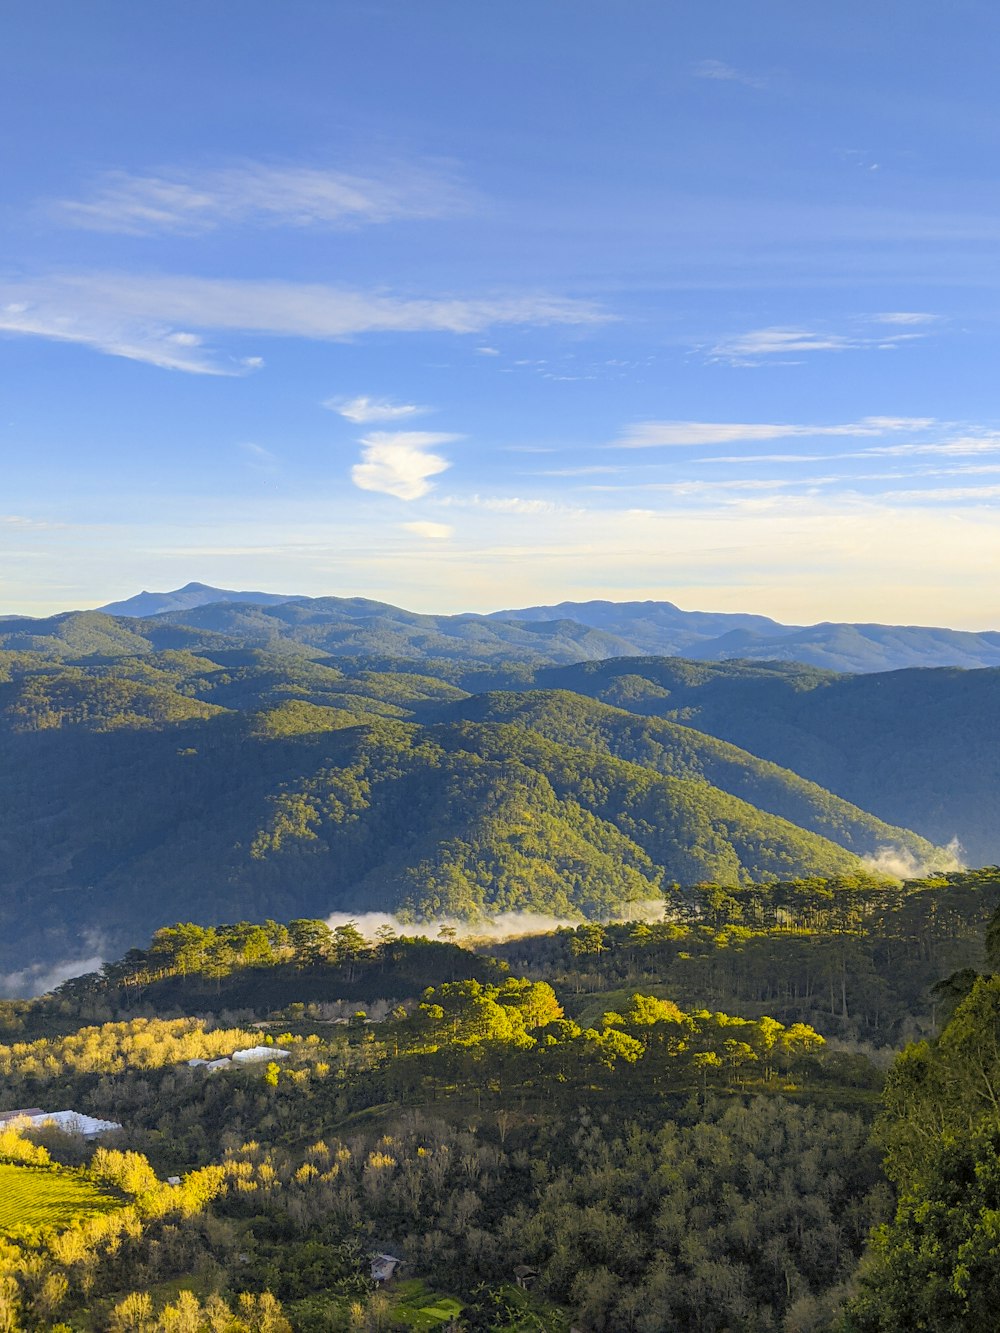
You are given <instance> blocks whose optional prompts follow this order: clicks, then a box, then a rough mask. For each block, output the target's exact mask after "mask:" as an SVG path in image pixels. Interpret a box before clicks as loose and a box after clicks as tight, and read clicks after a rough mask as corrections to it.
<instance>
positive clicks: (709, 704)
mask: <svg viewBox="0 0 1000 1333" xmlns="http://www.w3.org/2000/svg"><path fill="white" fill-rule="evenodd" d="M241 613H242V612H241ZM112 623H113V624H114V623H117V622H112ZM131 623H132V624H135V625H141V624H142V623H144V622H140V621H135V620H133V621H132V622H131ZM388 666H392V667H393V668H394V669H386V668H387V667H388ZM633 667H635V668H636V669H635V670H632V669H631V668H633ZM379 668H381V669H379ZM434 669H435V670H447V671H448V673H449V674H450V676H451V677H452V679H449V680H445V679H442V678H441V677H440V676H436V675H429V674H426V670H425V669H424V664H421V663H414V662H412V661H410V662H408V663H406V662H394V663H386V662H385V661H384V660H383V661H382V662H379V663H378V664H372V663H371V662H370V661H369V659H357V658H355V659H351V658H333V657H323V658H319V657H311V656H293V655H291V654H290V653H289V652H287V651H282V652H278V653H268V652H264V651H261V650H259V649H248V648H245V647H244V648H241V649H231V648H227V649H223V650H218V649H215V650H213V651H212V652H211V653H208V652H207V651H206V652H202V653H192V652H190V651H188V650H178V649H166V650H161V651H149V650H148V648H147V649H144V651H142V652H139V653H132V654H127V653H126V654H120V653H119V654H111V653H108V654H105V655H103V656H101V657H93V656H81V657H79V658H77V660H76V661H75V662H68V661H65V660H62V661H57V660H53V659H51V658H46V657H44V656H41V655H38V654H32V653H30V652H23V651H20V652H18V651H12V650H8V651H6V652H3V653H0V682H5V683H0V763H2V767H0V799H2V801H3V806H4V810H5V819H4V825H3V832H2V838H3V846H2V850H3V860H2V863H0V875H2V878H3V886H4V891H5V893H4V898H3V906H2V909H0V913H2V925H3V931H2V941H3V942H2V944H0V971H2V972H4V973H14V972H19V971H21V970H22V969H23V967H24V966H25V965H31V964H33V963H35V962H40V961H41V960H48V961H50V962H54V961H56V960H60V959H63V958H71V957H74V956H76V955H78V954H79V953H80V952H82V951H83V948H84V947H86V950H87V952H88V953H89V952H91V951H92V949H93V948H94V947H98V948H102V949H103V948H108V947H111V948H115V947H119V946H120V945H123V944H124V943H125V942H127V940H128V939H129V938H131V937H132V936H133V935H134V934H135V933H137V932H138V933H145V932H146V931H148V930H151V929H153V928H154V927H155V926H156V924H157V923H158V921H160V920H162V919H163V918H164V916H180V915H185V914H186V915H189V916H191V917H192V919H195V920H203V921H213V920H219V919H224V918H227V917H238V916H241V915H246V914H248V913H251V912H252V913H253V914H255V915H258V916H266V915H281V914H284V915H295V914H303V913H304V914H310V915H325V914H327V913H329V912H332V911H336V910H346V911H350V912H360V911H364V910H383V911H390V912H397V913H403V914H408V915H412V916H415V917H417V918H425V917H434V916H439V915H442V914H444V915H454V916H458V917H472V918H475V917H477V916H482V915H487V916H488V915H490V914H491V913H496V912H505V911H523V910H530V911H538V912H544V913H548V914H555V915H559V916H569V917H575V916H589V917H598V918H602V917H608V916H613V915H615V914H616V913H619V912H621V911H622V910H624V909H625V908H626V906H627V905H628V904H630V903H632V904H634V903H635V902H638V901H644V900H655V899H657V898H658V897H659V895H660V894H661V892H662V889H663V886H665V885H669V884H670V883H672V882H674V881H677V882H680V883H681V884H694V883H697V882H699V881H703V880H712V881H717V882H720V883H722V884H738V883H741V882H746V881H748V880H753V879H787V878H793V877H795V876H799V875H804V874H845V873H853V872H856V871H858V870H860V869H861V868H862V866H861V862H860V861H859V859H858V858H859V857H866V858H869V864H874V865H880V866H884V868H885V869H887V870H888V871H890V872H891V873H897V874H898V873H904V874H905V873H910V874H916V873H918V872H919V871H920V870H921V869H922V868H924V867H934V866H937V867H939V868H947V866H948V865H949V864H952V861H950V860H949V858H948V856H947V854H946V853H942V852H941V851H940V850H937V848H936V846H935V839H933V838H930V839H928V838H927V837H926V828H927V826H928V824H929V823H930V821H929V820H928V821H925V822H924V823H921V822H920V820H918V819H916V818H898V817H897V821H895V822H893V821H890V820H887V819H886V818H885V817H884V810H883V807H884V806H885V804H886V803H887V802H888V801H889V800H890V799H896V800H897V801H898V802H899V805H900V808H902V809H905V810H910V809H914V808H917V813H920V810H919V808H918V807H917V806H915V805H914V801H915V800H916V798H919V797H920V796H921V794H922V793H924V792H927V793H933V792H935V791H936V790H937V784H936V782H935V774H934V771H933V768H932V769H931V771H930V772H929V773H920V772H914V774H913V777H912V780H910V781H908V782H906V783H900V782H899V781H897V780H896V779H895V777H894V778H893V780H892V781H891V782H889V780H888V777H887V774H888V772H889V771H890V769H889V766H888V762H886V763H883V766H882V767H881V768H880V769H879V770H878V771H879V773H880V774H881V783H882V785H883V786H885V787H887V788H889V789H890V790H886V791H883V790H881V789H880V790H875V791H872V793H871V794H872V800H871V804H870V805H869V806H867V807H866V806H865V804H864V802H862V801H859V800H855V801H854V802H853V803H851V801H850V800H849V799H844V798H845V796H846V797H850V796H851V794H852V793H851V792H850V791H846V792H845V791H843V790H842V791H841V793H839V794H838V795H834V794H833V793H832V791H831V790H830V789H826V788H823V787H822V786H820V785H817V783H816V782H815V781H814V780H810V779H811V778H812V774H811V773H810V765H813V766H814V764H815V761H814V760H813V759H812V758H811V751H810V749H809V747H808V745H806V744H804V743H803V742H802V738H803V737H806V738H807V739H808V738H809V736H810V735H812V733H811V732H810V731H809V728H810V727H813V728H814V730H815V729H816V728H817V727H818V725H819V723H818V722H817V721H816V718H818V719H819V721H820V722H822V723H823V724H824V725H825V726H826V728H827V732H828V734H829V743H828V745H827V752H829V753H838V752H839V753H842V754H843V755H845V756H848V755H850V754H851V753H856V752H857V751H858V749H859V747H858V746H853V748H852V730H851V729H852V727H856V726H857V725H858V719H859V718H860V719H861V721H862V724H863V725H864V726H866V727H867V726H869V720H868V719H869V715H870V716H871V719H872V722H871V726H872V729H873V731H875V735H876V737H877V734H878V733H877V730H875V720H876V719H879V718H880V719H881V725H882V726H883V728H884V727H885V726H886V725H887V718H888V717H889V715H890V713H891V711H892V702H891V701H892V699H893V698H894V697H895V695H894V691H895V690H896V686H897V683H902V684H903V685H904V686H907V688H906V689H904V690H903V692H902V694H901V695H900V699H901V705H900V706H901V707H902V706H903V705H905V704H907V702H909V705H910V712H909V713H906V714H902V715H901V716H900V717H898V718H897V726H896V729H895V732H894V733H892V735H891V738H890V739H889V740H887V741H886V742H885V745H886V747H887V749H891V752H892V753H894V754H896V755H897V756H899V757H898V758H897V759H896V760H895V761H894V763H895V765H896V766H897V768H898V765H899V764H903V765H904V766H905V765H907V764H908V763H910V759H909V758H908V756H909V755H911V754H912V752H913V747H914V744H915V743H916V741H917V740H919V735H920V733H919V730H918V727H917V726H916V725H915V724H914V722H913V718H914V716H919V717H920V719H921V721H922V720H923V717H924V715H925V712H926V715H927V717H928V725H931V724H932V723H933V722H934V719H935V718H937V719H938V720H939V722H938V725H940V724H942V723H943V724H944V725H945V726H946V727H947V729H948V737H949V739H950V738H953V737H954V735H955V734H958V735H961V734H962V730H961V728H960V727H959V726H957V723H956V719H957V718H958V717H961V716H962V715H963V714H962V709H963V708H966V707H967V704H968V701H967V700H966V701H965V702H962V698H963V697H964V696H963V695H962V688H963V685H964V682H966V681H967V680H973V681H974V684H975V685H976V686H977V687H978V686H979V685H980V684H985V685H986V686H987V688H986V689H985V691H983V690H981V689H980V690H978V692H977V691H976V690H974V691H973V695H974V697H975V698H976V699H979V700H980V706H979V707H978V709H977V712H976V717H977V719H978V721H979V722H981V719H982V718H983V717H984V716H988V710H987V704H988V701H989V699H990V698H992V695H991V693H990V688H989V686H990V682H991V681H992V679H993V673H986V672H980V673H963V672H953V673H933V672H931V673H928V672H917V673H895V674H894V675H892V676H888V677H876V676H872V677H863V678H849V677H840V676H836V675H833V674H832V673H824V672H818V671H815V670H810V669H808V668H797V667H789V666H783V665H772V666H758V665H755V664H749V663H747V664H738V663H737V664H719V665H709V664H699V663H690V662H684V661H682V660H679V659H618V660H614V661H609V662H604V663H584V664H579V665H576V666H572V667H565V668H541V669H538V668H532V667H530V666H526V665H525V664H516V663H515V664H512V665H511V666H509V667H502V666H499V665H497V666H486V665H484V664H481V663H479V664H477V663H475V662H472V663H468V664H462V663H460V662H452V663H450V664H449V663H444V664H441V663H437V664H435V666H434ZM911 676H913V677H916V678H918V680H919V681H922V682H924V689H925V690H926V689H931V690H932V692H933V690H934V688H936V687H937V684H938V683H943V684H945V685H947V684H948V683H949V682H950V689H951V691H952V695H958V696H959V698H958V699H956V698H952V696H951V695H949V694H948V690H947V689H945V690H944V692H943V697H946V698H948V699H949V700H950V703H951V711H950V712H949V711H948V710H947V709H945V708H944V707H939V708H937V709H936V710H935V709H927V710H922V711H919V712H918V713H916V714H915V713H914V712H913V702H912V699H911V695H912V694H913V689H912V688H911V687H910V682H909V678H910V677H911ZM984 677H988V678H989V679H988V680H987V681H985V682H984V681H983V678H984ZM497 678H501V679H503V678H506V680H507V681H509V682H512V683H516V684H517V685H519V686H520V687H521V688H519V689H518V690H516V691H511V690H507V691H486V692H483V693H478V694H470V687H481V685H482V684H483V683H484V681H485V683H493V682H494V681H495V680H496V679H497ZM942 678H947V679H946V680H943V681H942ZM555 684H559V685H569V686H573V687H574V690H573V691H572V692H571V691H570V690H567V689H565V688H561V689H550V688H549V689H545V688H539V687H542V686H547V685H555ZM852 690H859V691H860V692H859V694H858V696H857V697H858V698H859V699H860V700H861V701H862V702H863V701H864V700H865V699H866V698H867V697H868V695H869V693H870V694H871V695H872V696H873V699H874V702H872V703H871V704H870V705H869V706H867V708H865V707H860V706H859V707H857V708H855V707H854V705H853V703H852V700H853V698H854V697H855V696H854V695H853V694H852ZM918 693H919V692H918ZM980 696H981V698H980ZM838 701H840V702H839V703H838ZM824 703H825V704H828V705H830V710H829V711H828V712H824V710H823V708H822V705H823V704H824ZM810 705H811V706H812V709H811V708H810ZM657 713H659V714H663V715H664V716H660V717H657V716H655V714H657ZM977 725H978V723H977ZM702 728H704V729H702ZM741 728H742V729H744V730H747V731H749V732H750V735H749V736H748V738H747V740H746V741H744V743H743V746H742V748H741V747H740V746H739V744H738V742H739V740H740V739H741V737H740V736H738V735H737V734H736V733H738V732H739V731H740V729H741ZM755 728H756V730H755ZM726 730H729V731H730V732H731V733H733V734H732V737H731V739H727V740H725V741H723V740H720V739H719V738H718V735H717V734H709V733H711V732H716V733H724V732H725V731H726ZM932 734H933V733H932ZM986 735H988V729H987V730H986V731H983V732H982V733H981V734H980V735H979V736H978V738H977V741H976V742H974V741H973V739H972V737H971V735H967V739H966V745H967V748H968V750H969V752H974V744H976V743H978V744H983V743H985V742H984V737H985V736H986ZM868 739H869V741H870V740H871V738H870V737H869V738H868ZM734 742H737V743H734ZM793 742H798V745H799V748H798V749H797V750H795V751H794V753H795V759H796V762H797V763H798V764H799V766H798V767H797V766H796V763H792V762H788V760H787V759H784V755H782V754H780V753H779V752H780V750H781V748H782V745H784V744H787V745H788V747H789V748H793ZM835 745H837V746H839V747H840V750H839V751H836V750H835V749H834V746H835ZM817 749H819V750H820V753H823V751H822V749H821V747H819V746H817ZM769 751H770V753H769ZM761 754H764V755H766V756H767V757H766V758H761V757H758V756H759V755H761ZM782 759H784V763H781V764H780V766H779V762H776V760H777V761H780V760H782ZM845 770H846V775H845V774H841V773H840V772H839V771H836V772H835V774H834V775H835V776H836V777H837V778H838V780H839V781H844V782H845V785H846V776H849V775H850V773H851V768H850V765H849V763H847V762H846V759H845ZM892 771H893V772H894V773H895V771H896V768H894V769H893V770H892ZM991 772H992V770H991V768H990V767H989V764H988V763H987V762H985V760H984V761H983V762H981V763H980V764H979V766H978V769H976V770H975V773H976V779H975V780H976V781H978V782H979V784H980V785H979V787H978V788H977V787H976V786H975V781H973V779H970V783H969V785H970V787H971V788H972V789H973V790H975V791H977V792H978V794H979V797H980V799H981V800H982V801H983V802H989V801H991V800H992V801H995V800H996V799H997V798H996V784H994V786H993V787H992V788H990V786H989V782H990V773H991ZM803 773H805V775H806V776H803ZM873 785H874V786H876V787H877V786H878V781H876V780H874V779H873ZM900 791H902V792H903V793H904V796H905V795H906V794H909V795H910V797H911V803H910V804H909V805H907V803H906V801H905V800H902V801H900V800H899V796H900ZM937 799H938V800H939V801H940V800H941V799H943V798H941V797H940V796H939V797H938V798H937ZM872 810H874V811H875V812H876V813H874V814H873V813H871V811H872ZM879 816H881V817H879ZM955 831H958V832H959V833H960V834H961V833H962V832H963V831H964V830H963V828H962V826H961V825H959V826H957V828H949V829H948V830H947V832H948V835H949V836H951V834H952V833H953V832H955ZM942 841H944V839H940V838H939V839H937V842H938V843H940V842H942ZM871 858H875V860H874V862H872V861H871ZM984 859H986V858H984ZM88 940H92V941H96V942H97V943H96V944H94V945H91V944H86V946H84V945H81V941H88Z"/></svg>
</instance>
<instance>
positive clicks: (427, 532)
mask: <svg viewBox="0 0 1000 1333" xmlns="http://www.w3.org/2000/svg"><path fill="white" fill-rule="evenodd" d="M402 526H403V527H404V528H405V529H406V531H407V532H412V533H413V535H414V536H415V537H424V538H426V539H427V541H432V542H444V541H447V540H448V538H449V537H450V536H451V535H452V533H453V532H454V531H455V529H454V528H453V527H451V526H450V525H449V524H447V523H431V522H430V521H429V520H426V519H421V520H420V521H419V522H416V523H404V524H403V525H402Z"/></svg>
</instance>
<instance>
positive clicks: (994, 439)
mask: <svg viewBox="0 0 1000 1333" xmlns="http://www.w3.org/2000/svg"><path fill="white" fill-rule="evenodd" d="M998 449H1000V433H996V432H994V433H988V434H986V435H963V436H960V437H959V438H958V439H955V440H939V441H936V442H934V443H931V444H883V445H879V446H878V447H877V448H874V449H866V450H865V453H867V454H884V455H890V456H894V457H906V456H908V455H917V454H945V455H948V454H958V455H962V454H966V455H968V454H994V453H996V452H997V450H998Z"/></svg>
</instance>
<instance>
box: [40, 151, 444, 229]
mask: <svg viewBox="0 0 1000 1333" xmlns="http://www.w3.org/2000/svg"><path fill="white" fill-rule="evenodd" d="M468 208H469V197H468V195H467V194H466V192H465V191H464V190H462V189H461V188H460V187H459V186H458V185H457V184H456V182H455V181H454V179H453V178H452V177H451V176H450V175H448V174H446V173H445V172H443V171H440V170H434V169H433V168H427V167H424V168H414V167H406V166H398V165H397V166H395V167H393V168H392V169H391V170H386V171H384V172H382V173H380V174H375V175H360V174H356V173H353V172H347V171H337V170H332V169H323V168H317V167H307V166H296V165H288V164H285V165H280V164H268V163H262V162H247V163H243V164H241V165H238V166H230V167H221V168H216V169H214V170H208V171H185V170H182V169H176V168H175V169H168V170H164V171H161V172H157V173H154V174H151V175H137V174H133V173H130V172H126V171H114V172H108V173H106V174H105V175H104V176H102V177H100V179H99V180H98V181H97V182H96V186H95V188H94V189H93V190H92V191H91V192H90V194H89V195H88V196H87V197H85V198H82V199H59V200H56V201H55V202H54V203H52V204H50V205H49V211H50V212H51V213H52V214H54V216H55V217H56V218H57V219H58V220H59V221H61V222H64V223H66V224H68V225H70V226H74V227H82V228H85V229H87V230H89V231H101V232H112V233H118V234H124V235H129V236H156V235H160V234H162V233H164V232H169V233H175V234H181V235H200V234H203V233H205V232H209V231H213V230H215V229H217V228H219V227H223V226H234V225H244V226H258V227H275V226H286V227H324V228H328V229H329V228H336V229H343V228H346V227H357V226H360V225H363V224H366V223H385V222H391V221H394V220H396V219H399V218H441V217H448V216H452V215H454V214H456V213H462V212H466V211H468Z"/></svg>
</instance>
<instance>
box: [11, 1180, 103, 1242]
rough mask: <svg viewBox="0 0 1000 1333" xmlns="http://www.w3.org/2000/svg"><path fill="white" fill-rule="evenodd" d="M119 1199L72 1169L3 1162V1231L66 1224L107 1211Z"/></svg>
mask: <svg viewBox="0 0 1000 1333" xmlns="http://www.w3.org/2000/svg"><path fill="white" fill-rule="evenodd" d="M120 1206H121V1203H120V1200H118V1199H113V1198H111V1197H110V1195H107V1194H102V1193H101V1192H100V1190H98V1189H97V1188H96V1187H95V1186H93V1185H91V1184H89V1183H88V1182H87V1181H86V1180H82V1179H81V1178H80V1177H79V1176H77V1175H74V1174H73V1173H72V1172H69V1171H47V1170H44V1169H38V1168H36V1167H31V1166H11V1165H7V1164H3V1163H0V1234H2V1233H3V1232H9V1231H13V1230H16V1229H19V1228H21V1227H29V1228H33V1227H45V1226H66V1225H67V1224H68V1223H70V1222H72V1221H73V1220H74V1219H75V1218H77V1217H82V1216H85V1215H86V1214H88V1213H106V1212H108V1211H110V1209H112V1208H118V1207H120Z"/></svg>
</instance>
